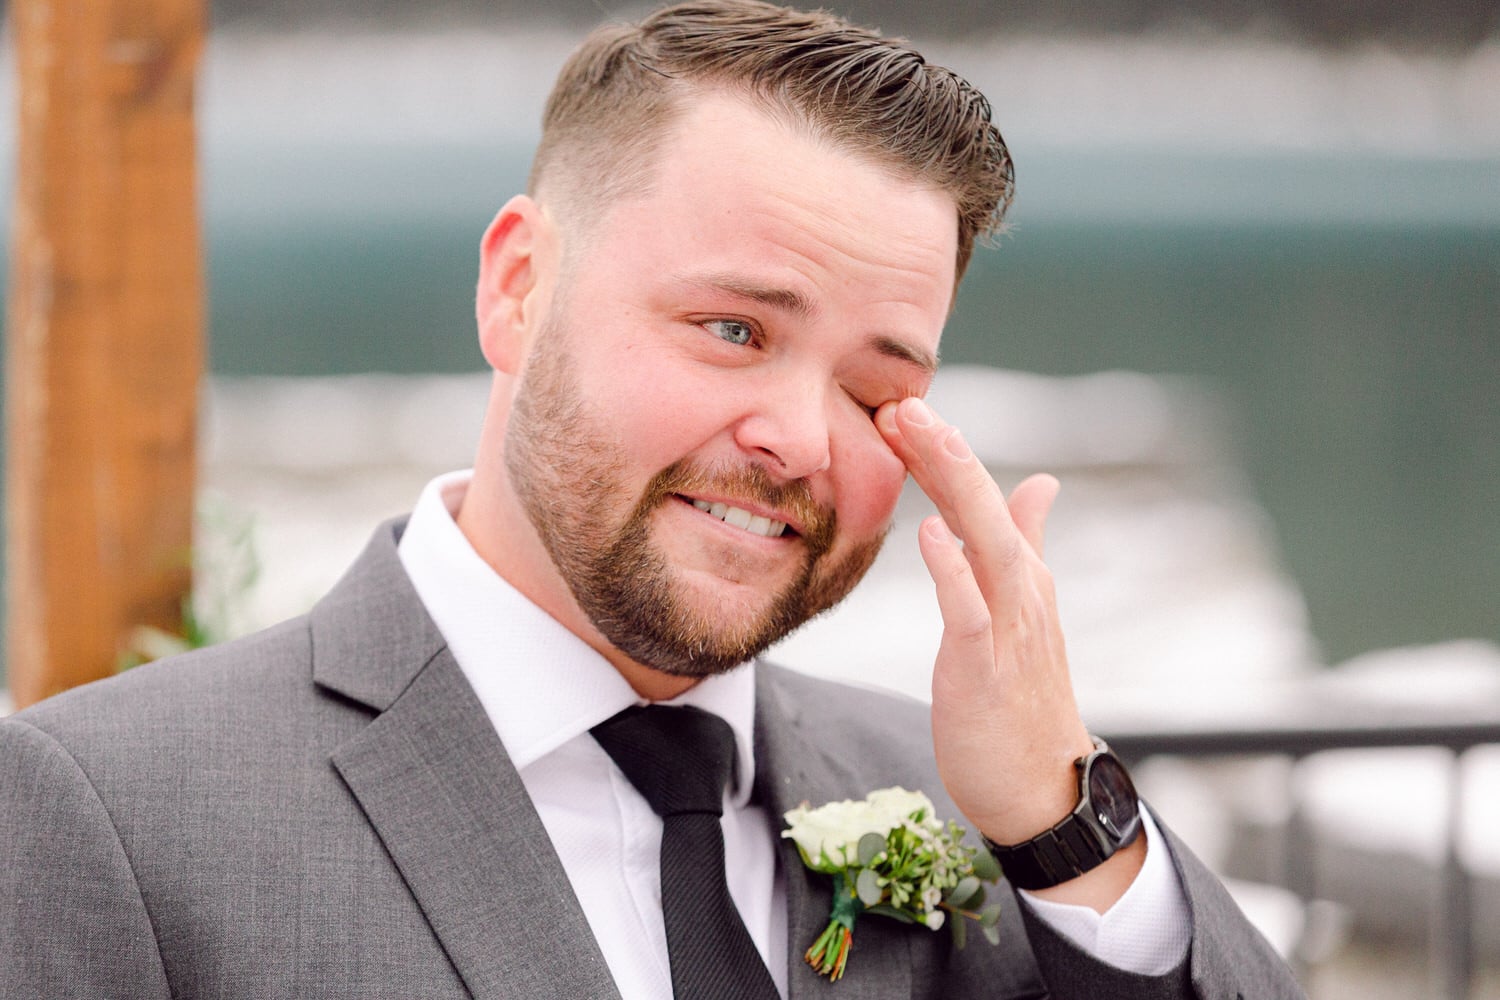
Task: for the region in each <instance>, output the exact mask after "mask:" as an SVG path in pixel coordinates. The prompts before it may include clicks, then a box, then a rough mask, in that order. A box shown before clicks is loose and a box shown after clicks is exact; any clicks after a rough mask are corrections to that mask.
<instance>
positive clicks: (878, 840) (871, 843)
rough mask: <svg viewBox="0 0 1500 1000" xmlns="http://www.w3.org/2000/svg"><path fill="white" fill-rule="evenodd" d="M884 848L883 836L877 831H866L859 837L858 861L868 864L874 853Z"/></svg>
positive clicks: (872, 859)
mask: <svg viewBox="0 0 1500 1000" xmlns="http://www.w3.org/2000/svg"><path fill="white" fill-rule="evenodd" d="M883 850H885V837H884V836H883V835H882V834H878V833H867V834H865V835H864V836H863V837H860V838H859V863H860V864H861V865H868V864H869V863H870V862H871V861H874V860H875V855H877V854H879V853H880V852H881V851H883Z"/></svg>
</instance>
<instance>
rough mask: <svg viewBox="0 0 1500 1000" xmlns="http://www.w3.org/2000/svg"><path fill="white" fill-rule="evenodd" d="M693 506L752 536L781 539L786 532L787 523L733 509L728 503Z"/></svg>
mask: <svg viewBox="0 0 1500 1000" xmlns="http://www.w3.org/2000/svg"><path fill="white" fill-rule="evenodd" d="M693 506H694V507H697V508H698V509H699V510H701V511H703V513H705V514H712V515H713V516H714V517H717V518H718V519H719V520H721V521H723V522H724V523H725V524H732V525H734V526H735V527H736V528H743V529H744V530H745V531H748V532H750V533H751V534H752V535H763V536H764V537H766V538H780V537H781V533H782V532H784V531H786V522H785V521H773V520H771V519H770V518H769V517H761V516H760V515H759V514H752V513H750V512H749V511H748V510H742V509H740V508H739V507H731V506H729V505H728V504H727V503H709V502H708V501H707V500H694V501H693Z"/></svg>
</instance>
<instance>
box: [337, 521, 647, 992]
mask: <svg viewBox="0 0 1500 1000" xmlns="http://www.w3.org/2000/svg"><path fill="white" fill-rule="evenodd" d="M397 531H399V528H397V527H395V526H392V525H387V526H383V527H382V528H381V529H380V531H379V532H377V535H376V539H375V540H374V541H373V542H372V543H371V545H370V547H369V548H368V549H367V550H366V552H365V554H364V555H363V556H361V558H360V560H359V561H358V562H357V563H356V564H355V566H354V568H353V569H351V570H350V572H349V574H348V576H346V577H345V579H344V580H343V581H342V582H341V583H340V584H339V586H338V587H336V588H335V589H334V591H333V592H331V593H330V594H329V596H328V597H327V598H325V599H324V601H323V602H321V603H320V604H319V606H318V607H317V609H315V611H314V612H313V615H312V629H313V648H314V678H315V680H316V681H317V682H318V683H319V684H320V685H322V686H324V687H325V688H328V689H330V690H333V691H336V692H338V693H339V694H340V695H342V696H344V697H346V698H352V699H354V700H356V701H360V702H363V703H364V704H366V705H368V706H370V707H371V708H372V709H374V710H375V711H377V712H378V713H379V714H378V715H377V716H376V717H375V718H374V719H373V720H372V721H371V722H370V724H369V725H368V726H366V727H365V728H364V729H363V730H362V731H361V732H360V733H359V734H358V735H356V736H355V737H354V738H352V739H350V740H348V741H346V742H345V743H344V744H342V745H340V746H339V747H338V748H337V749H336V750H335V752H334V753H333V756H332V760H333V765H334V767H335V768H337V769H338V772H339V774H340V775H341V776H342V777H343V779H344V782H345V783H346V784H347V785H348V787H349V790H350V792H351V793H352V794H353V795H354V797H355V798H356V799H357V800H358V801H359V804H360V806H361V808H362V809H363V810H364V813H365V815H366V817H367V818H368V819H369V821H370V823H371V825H372V826H374V828H375V830H376V831H377V833H378V834H379V836H380V838H381V841H382V842H383V843H384V845H385V847H386V850H387V851H388V852H389V854H390V856H391V858H392V860H393V861H394V862H395V864H396V866H397V867H398V868H399V869H400V871H401V875H402V877H403V878H404V879H405V880H406V883H407V885H408V886H409V887H410V889H411V892H412V895H413V896H414V897H415V898H416V901H417V903H418V905H419V906H420V907H421V908H422V911H423V913H424V914H425V915H426V917H427V920H428V922H429V924H430V925H431V927H432V930H433V932H434V933H435V934H436V935H437V937H438V939H439V941H441V943H442V946H443V948H444V950H445V951H446V952H447V954H448V956H449V958H450V960H451V961H452V962H453V965H454V967H455V968H456V969H457V970H458V973H459V975H460V976H461V977H462V978H463V981H464V983H465V985H466V986H467V987H468V988H469V991H470V992H471V993H472V994H473V995H474V996H475V997H479V998H489V997H495V998H512V1000H553V998H555V1000H565V998H567V1000H572V998H575V997H590V998H593V997H601V998H618V996H619V994H618V992H617V990H616V989H615V985H614V982H613V980H612V979H611V978H610V975H609V971H608V968H607V967H606V965H605V962H604V957H603V955H602V954H601V953H600V951H599V947H598V945H597V944H596V943H595V941H594V938H593V935H592V933H591V932H590V930H589V927H588V923H587V921H586V919H585V918H584V916H583V912H582V910H581V909H580V908H579V906H578V902H577V899H576V898H575V896H574V895H573V890H572V887H571V885H570V884H569V883H568V879H567V875H566V874H565V873H564V871H563V869H562V865H561V863H560V862H559V861H558V859H557V855H556V853H555V852H554V851H553V849H552V843H551V841H550V840H549V839H548V837H547V833H546V830H545V828H544V827H543V826H542V822H541V819H540V818H539V817H538V816H537V814H536V810H535V809H534V808H533V806H532V804H531V799H530V797H529V796H528V795H527V794H526V790H525V788H524V786H523V785H522V783H521V779H520V775H519V774H517V773H516V770H515V768H514V767H513V766H512V765H511V762H510V759H509V757H508V756H507V755H506V752H505V748H504V746H503V745H502V744H501V742H500V738H499V737H498V736H497V735H496V734H495V731H494V728H493V727H492V726H491V725H490V722H489V719H488V717H487V716H486V715H485V713H484V710H483V708H482V707H481V706H480V704H479V701H478V699H477V698H476V697H475V695H474V692H473V690H472V689H471V688H470V687H469V684H468V682H467V680H466V679H465V678H464V676H463V673H462V671H461V670H460V669H459V668H458V664H457V663H456V662H455V661H454V660H453V657H452V656H451V654H449V652H448V650H447V647H446V646H445V645H444V643H443V640H442V637H441V635H439V634H438V632H437V630H436V628H435V627H434V626H433V625H432V622H431V620H430V619H429V618H428V617H427V615H426V613H425V611H424V610H423V609H422V607H421V603H420V601H419V600H418V599H417V597H416V594H415V593H414V592H413V591H412V590H411V586H410V584H409V582H408V581H407V578H406V574H405V572H404V570H402V568H401V566H400V562H399V560H398V558H397V556H396V552H395V538H396V533H397ZM539 958H540V959H541V961H538V959H539Z"/></svg>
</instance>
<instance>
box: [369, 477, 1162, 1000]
mask: <svg viewBox="0 0 1500 1000" xmlns="http://www.w3.org/2000/svg"><path fill="white" fill-rule="evenodd" d="M469 477H470V473H468V472H455V473H450V474H448V475H445V476H440V477H438V478H437V479H435V480H433V481H432V482H431V483H429V484H428V485H427V488H426V489H425V490H424V491H423V492H422V496H421V498H420V499H419V500H418V502H417V506H416V508H415V509H414V510H413V512H412V516H411V520H410V522H409V523H408V524H407V527H406V531H405V533H404V534H403V536H402V538H401V543H400V547H399V550H398V551H399V554H400V558H401V562H402V565H403V566H404V567H405V569H406V572H407V575H408V576H409V577H410V578H411V581H412V585H413V587H414V588H415V589H416V592H417V595H418V597H420V598H421V600H422V603H423V605H424V606H425V607H426V609H427V612H428V614H429V615H430V616H431V617H432V619H433V621H434V623H435V624H436V625H437V627H438V630H439V631H440V632H441V633H442V635H443V637H444V638H445V639H446V640H447V643H448V648H449V650H450V651H451V652H452V654H453V657H454V659H455V660H456V661H457V662H458V665H459V667H460V669H462V670H463V672H464V676H465V677H466V678H467V679H468V681H469V684H470V685H471V686H472V687H473V688H474V692H475V694H477V695H478V697H479V702H480V704H481V705H482V706H483V707H484V710H485V712H486V713H487V714H488V715H489V718H490V721H491V723H492V724H493V725H494V727H495V731H496V732H497V733H498V734H499V736H500V740H501V742H502V743H504V745H505V749H506V752H507V753H508V754H509V755H510V758H511V762H512V763H513V764H514V765H515V767H516V770H517V771H518V772H519V773H520V776H521V781H522V783H523V784H524V785H525V786H526V791H527V792H528V793H529V794H530V796H531V799H532V802H533V804H534V805H535V806H536V810H537V813H538V815H539V816H540V817H541V820H542V824H543V826H545V827H546V829H547V834H548V836H549V837H550V838H551V840H552V845H553V847H554V848H555V849H556V851H557V856H558V859H559V861H561V863H562V867H563V870H564V871H565V872H566V873H567V875H568V879H569V881H570V882H571V884H572V887H573V891H574V893H575V895H576V896H577V897H578V902H579V905H580V906H581V907H582V909H583V913H584V916H585V917H586V918H587V919H588V922H589V927H590V929H591V930H592V931H593V933H594V937H595V939H596V940H597V941H598V943H599V948H600V950H601V951H602V952H603V955H604V960H605V962H606V963H607V964H608V965H609V970H610V974H611V975H612V976H613V977H614V980H615V983H616V985H617V986H618V987H619V990H620V995H621V996H622V998H623V1000H663V998H667V997H670V996H671V995H672V985H671V983H672V981H671V973H670V970H669V967H668V964H667V938H666V930H665V927H664V925H663V923H662V915H661V886H660V853H661V830H662V824H661V819H660V818H659V817H658V816H656V814H655V813H654V812H652V810H651V807H650V806H649V805H647V804H646V801H645V799H643V798H642V797H641V795H640V793H639V792H637V791H636V790H635V788H634V786H632V785H631V784H630V782H629V781H628V780H627V779H626V778H625V777H624V775H623V774H621V773H620V771H619V769H618V768H616V767H615V765H614V762H613V761H611V760H610V759H609V756H608V755H607V754H606V753H605V752H604V750H603V749H602V748H601V747H600V746H599V745H598V744H597V743H596V742H595V741H594V739H593V737H592V736H590V735H589V729H590V728H591V727H593V726H594V725H597V724H598V723H600V722H603V721H604V720H605V719H608V718H610V717H611V716H613V715H615V714H616V713H617V712H619V711H621V710H622V709H624V708H626V707H628V706H630V705H636V704H642V703H643V702H642V699H641V698H640V697H639V696H638V695H637V694H636V693H635V691H634V689H632V688H631V687H630V685H629V684H628V683H627V682H626V681H625V679H624V678H623V677H621V676H620V674H619V673H618V672H617V671H616V670H615V669H614V667H612V666H611V665H610V664H609V662H608V661H607V660H605V659H604V658H603V657H602V656H600V655H599V654H598V653H597V652H596V651H595V650H594V649H592V648H591V647H590V646H589V645H588V644H587V643H585V642H584V641H583V640H582V639H580V638H578V637H577V636H576V635H574V634H573V633H572V632H570V631H568V629H567V628H565V627H564V626H563V625H562V624H560V623H559V622H558V621H557V620H556V619H554V618H552V617H551V616H550V615H548V614H547V613H546V612H544V611H542V609H541V608H539V607H537V606H536V605H534V604H532V603H531V602H530V601H529V600H528V599H527V598H526V597H524V596H523V595H522V594H521V593H520V592H519V591H517V590H516V589H515V588H514V587H512V586H511V585H510V584H509V583H508V582H506V580H504V579H503V578H502V577H501V576H500V575H499V574H497V573H496V572H495V571H494V570H493V569H491V568H490V567H489V565H488V564H487V563H485V562H484V560H482V559H481V558H480V557H479V555H478V554H477V553H476V552H475V551H474V549H473V548H472V546H470V545H469V543H468V540H467V539H465V538H464V536H463V533H462V532H460V531H459V529H458V524H457V522H456V521H455V520H454V515H455V514H456V513H457V511H458V509H459V506H460V504H461V503H462V502H463V496H464V492H465V490H466V489H467V488H468V483H469ZM669 704H684V705H696V706H697V707H699V708H703V709H705V710H708V711H711V712H713V713H715V714H716V715H719V716H720V717H722V718H723V719H724V720H725V721H727V722H728V723H729V725H730V727H731V728H732V729H733V730H734V736H735V742H736V747H737V750H738V754H737V769H736V774H735V780H734V782H733V783H732V786H731V788H730V789H729V790H728V791H726V793H725V796H724V816H723V820H722V823H723V827H724V857H725V869H726V873H727V875H728V879H729V891H730V895H731V896H732V897H733V898H734V902H735V906H736V907H737V908H738V909H739V911H740V916H741V917H742V918H743V919H744V922H745V926H746V928H747V929H748V930H749V932H750V936H751V938H752V939H753V940H754V942H755V946H756V948H757V949H758V950H759V951H760V953H761V957H762V958H764V959H765V961H766V965H767V967H768V968H769V969H770V970H771V975H772V978H773V979H774V980H775V982H776V986H777V989H778V990H779V991H780V993H781V995H782V996H783V997H784V996H786V992H787V990H786V978H787V956H788V948H789V943H788V941H787V935H786V905H785V899H786V895H785V883H784V876H783V875H782V873H781V872H780V870H779V868H778V866H777V842H778V836H779V830H780V828H781V824H780V822H779V817H771V816H769V815H767V813H766V811H765V810H764V809H763V808H761V807H760V806H758V805H755V804H752V803H751V802H750V790H751V787H752V784H753V782H754V777H755V758H754V751H753V733H754V715H755V665H754V664H753V663H751V664H746V665H745V666H743V667H740V668H738V669H736V670H733V671H730V672H729V673H727V674H722V675H719V676H715V677H709V678H706V679H704V680H703V681H701V682H700V683H698V684H696V685H694V686H693V687H692V688H691V689H689V690H688V691H687V692H686V693H685V694H683V695H681V696H680V697H678V698H676V699H673V700H672V701H671V702H669ZM1142 816H1143V818H1144V819H1145V820H1146V822H1147V824H1148V828H1147V829H1148V837H1149V843H1150V845H1151V846H1152V848H1155V846H1156V845H1158V844H1161V843H1162V840H1161V838H1160V836H1158V835H1157V834H1156V832H1155V828H1154V827H1153V826H1151V825H1150V817H1149V815H1147V814H1146V813H1145V812H1144V811H1143V812H1142ZM1023 896H1029V894H1023ZM1028 904H1029V905H1031V906H1032V907H1033V908H1034V909H1035V910H1036V912H1037V913H1038V914H1039V915H1040V916H1041V917H1042V919H1044V920H1046V921H1048V922H1049V923H1050V924H1052V925H1053V926H1054V927H1056V928H1057V929H1058V930H1059V931H1060V932H1061V933H1063V934H1065V935H1067V936H1068V937H1069V938H1071V939H1072V940H1074V941H1075V942H1076V943H1078V944H1079V945H1080V947H1083V948H1085V949H1086V950H1088V951H1090V952H1092V953H1094V954H1096V955H1097V956H1098V957H1100V958H1101V959H1103V960H1105V961H1108V962H1111V963H1113V964H1115V965H1118V966H1121V967H1122V968H1126V969H1130V970H1132V971H1136V972H1145V973H1154V972H1161V971H1165V970H1166V969H1169V968H1171V967H1172V966H1173V965H1174V964H1175V963H1176V962H1177V961H1178V960H1180V958H1181V956H1182V955H1183V953H1184V952H1185V950H1186V947H1187V941H1188V936H1189V934H1190V928H1191V923H1190V920H1189V918H1188V914H1187V907H1186V902H1185V901H1184V899H1183V895H1182V889H1181V886H1180V884H1179V882H1178V879H1177V876H1176V871H1175V869H1174V868H1173V866H1172V865H1171V863H1170V861H1169V859H1168V858H1167V857H1166V852H1165V851H1164V850H1160V851H1159V850H1155V849H1152V850H1150V851H1148V853H1147V858H1146V866H1145V868H1144V869H1143V871H1142V874H1141V875H1140V876H1139V877H1137V879H1136V882H1135V884H1134V885H1133V886H1132V887H1131V889H1130V890H1129V891H1128V892H1127V893H1126V895H1125V896H1124V898H1122V899H1121V900H1120V902H1118V903H1117V904H1116V905H1115V906H1114V907H1113V908H1112V909H1111V910H1110V911H1109V913H1108V914H1106V915H1104V916H1103V917H1101V916H1100V915H1099V914H1097V913H1095V912H1094V911H1093V910H1091V909H1088V908H1087V907H1079V906H1065V905H1061V904H1057V903H1049V902H1046V901H1042V900H1035V899H1030V898H1028ZM810 943H811V942H803V943H800V944H799V945H798V950H799V951H800V950H801V948H803V947H806V945H807V944H810Z"/></svg>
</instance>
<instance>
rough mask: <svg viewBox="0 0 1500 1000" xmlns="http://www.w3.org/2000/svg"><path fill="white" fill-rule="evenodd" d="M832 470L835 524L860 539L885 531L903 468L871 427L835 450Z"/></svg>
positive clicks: (901, 480) (898, 493)
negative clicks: (835, 504) (836, 501)
mask: <svg viewBox="0 0 1500 1000" xmlns="http://www.w3.org/2000/svg"><path fill="white" fill-rule="evenodd" d="M833 467H834V469H835V476H836V480H835V486H834V488H835V490H836V491H837V494H838V512H839V524H840V525H841V526H842V527H843V528H844V529H845V530H847V531H848V532H850V533H851V534H854V535H860V536H863V535H870V534H874V533H876V532H879V531H883V530H885V527H886V525H887V524H889V523H890V520H891V514H892V513H893V512H894V511H895V509H896V501H897V500H898V499H899V498H900V496H901V487H902V485H903V484H905V482H906V466H905V465H903V464H901V460H900V459H899V458H897V457H896V453H895V452H893V451H891V449H890V448H888V447H886V444H885V442H884V441H883V440H882V439H881V437H880V435H879V434H878V433H877V432H876V430H875V428H874V426H873V425H871V424H868V423H866V424H865V426H863V427H862V428H860V432H859V433H858V434H855V435H853V436H852V437H850V438H848V439H847V440H846V441H845V442H844V443H843V444H842V445H841V446H840V447H839V448H838V450H837V451H836V452H835V453H834V456H833Z"/></svg>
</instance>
